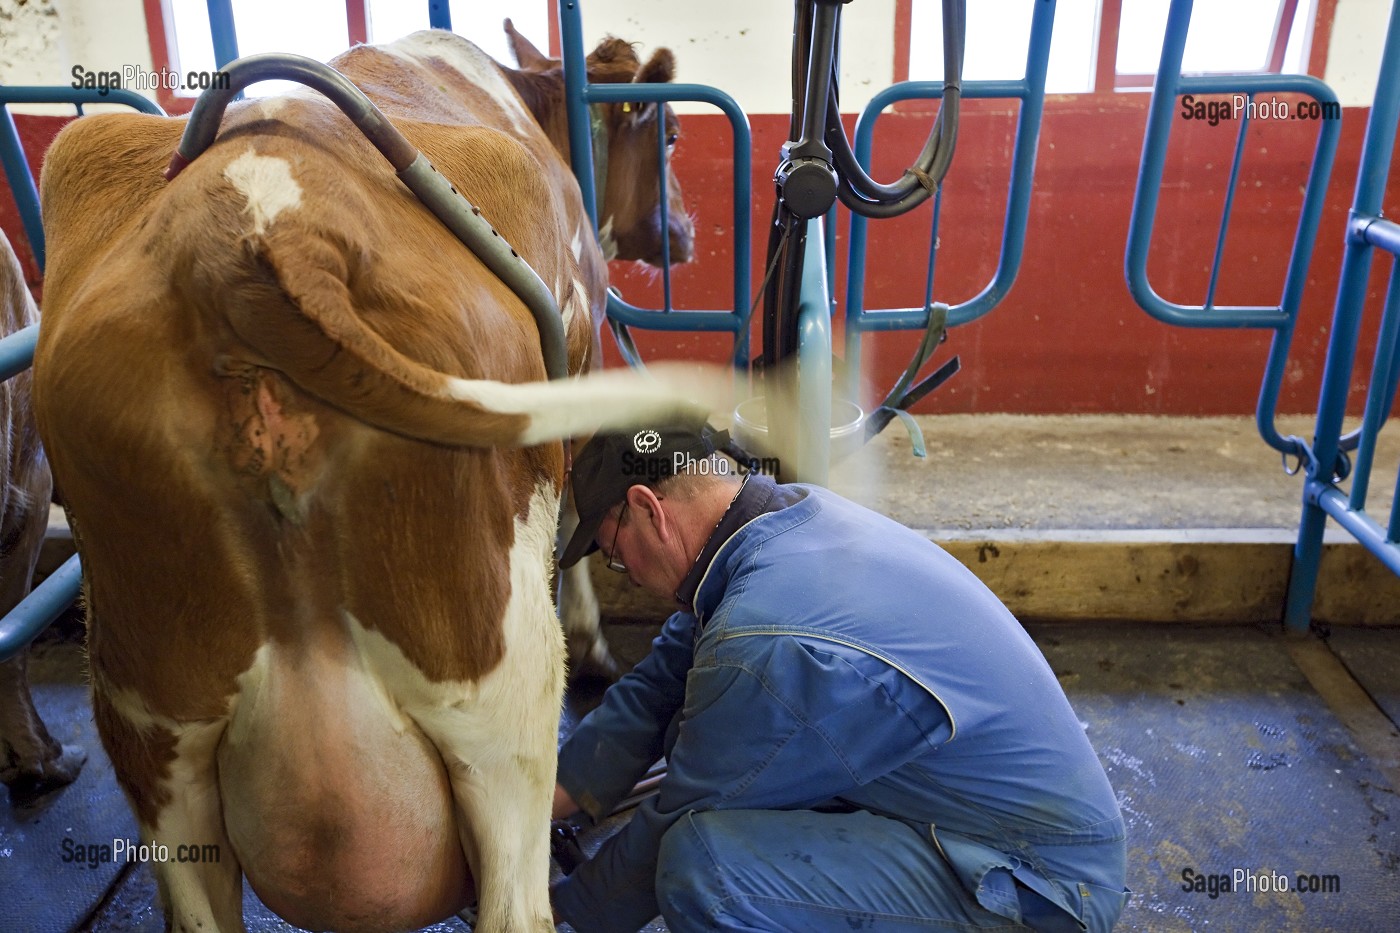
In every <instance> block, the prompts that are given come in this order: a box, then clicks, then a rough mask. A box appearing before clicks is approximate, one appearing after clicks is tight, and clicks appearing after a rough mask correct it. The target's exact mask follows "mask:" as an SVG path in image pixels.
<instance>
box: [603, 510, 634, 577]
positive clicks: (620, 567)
mask: <svg viewBox="0 0 1400 933" xmlns="http://www.w3.org/2000/svg"><path fill="white" fill-rule="evenodd" d="M629 505H631V503H629V502H623V503H622V511H621V512H619V513H618V515H617V527H616V528H614V529H613V539H612V547H610V548H608V562H607V564H606V565H605V566H606V567H607V568H608V569H609V570H611V571H612V572H613V573H626V572H627V565H626V564H624V563H623V562H622V561H620V560H618V559H617V533H618V532H619V531H621V530H622V523H623V522H624V521H626V519H627V507H628V506H629Z"/></svg>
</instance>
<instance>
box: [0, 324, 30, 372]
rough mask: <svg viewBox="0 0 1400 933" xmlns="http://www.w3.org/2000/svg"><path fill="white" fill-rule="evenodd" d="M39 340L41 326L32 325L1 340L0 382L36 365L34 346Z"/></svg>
mask: <svg viewBox="0 0 1400 933" xmlns="http://www.w3.org/2000/svg"><path fill="white" fill-rule="evenodd" d="M38 339H39V325H38V324H30V325H29V326H28V327H24V328H21V329H20V330H17V331H15V332H14V333H13V334H10V335H9V336H8V337H5V338H4V339H3V340H0V382H3V381H4V380H6V379H9V378H10V377H12V376H17V375H19V374H20V373H22V372H24V371H25V370H26V369H28V368H29V367H30V366H32V365H34V344H35V343H36V342H37V341H38Z"/></svg>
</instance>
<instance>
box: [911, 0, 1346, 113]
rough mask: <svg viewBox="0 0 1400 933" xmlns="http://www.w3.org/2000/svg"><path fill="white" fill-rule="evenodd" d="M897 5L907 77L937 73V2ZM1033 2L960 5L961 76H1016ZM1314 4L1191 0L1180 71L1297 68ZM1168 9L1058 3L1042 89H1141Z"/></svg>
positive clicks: (1093, 0)
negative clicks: (903, 22) (904, 33)
mask: <svg viewBox="0 0 1400 933" xmlns="http://www.w3.org/2000/svg"><path fill="white" fill-rule="evenodd" d="M899 2H901V3H911V4H912V9H911V10H910V14H909V74H908V77H909V78H910V79H913V80H942V78H943V12H942V3H940V2H938V0H899ZM1036 2H1037V0H976V2H969V3H968V5H967V46H966V52H965V55H964V63H963V76H964V77H965V78H967V79H968V80H974V81H975V80H988V79H1018V78H1021V77H1023V76H1024V73H1025V67H1026V65H1025V63H1026V50H1027V46H1028V44H1029V41H1030V23H1031V13H1032V10H1033V9H1034V5H1035V3H1036ZM1317 2H1318V0H1231V2H1229V3H1223V2H1215V3H1197V4H1196V5H1195V8H1194V10H1193V11H1192V15H1191V28H1190V31H1189V32H1188V34H1187V40H1186V51H1185V57H1184V62H1183V65H1182V67H1183V70H1184V71H1186V72H1188V73H1191V74H1239V73H1268V72H1274V73H1280V72H1281V73H1300V72H1305V71H1306V70H1307V64H1308V58H1307V56H1308V52H1309V48H1308V46H1309V44H1310V41H1311V26H1312V22H1313V18H1314V16H1315V13H1316V4H1317ZM1170 6H1171V3H1170V0H1058V3H1057V4H1056V8H1055V28H1054V32H1053V35H1052V38H1051V42H1050V63H1049V68H1048V71H1047V74H1046V78H1045V89H1046V90H1047V91H1048V92H1050V93H1052V94H1053V93H1077V92H1084V91H1095V90H1097V91H1109V90H1122V89H1128V88H1148V87H1151V86H1152V79H1153V76H1154V75H1155V74H1156V71H1157V62H1158V59H1160V57H1161V54H1162V38H1163V35H1164V33H1165V32H1166V23H1167V11H1168V9H1169V8H1170ZM896 77H902V76H901V75H896Z"/></svg>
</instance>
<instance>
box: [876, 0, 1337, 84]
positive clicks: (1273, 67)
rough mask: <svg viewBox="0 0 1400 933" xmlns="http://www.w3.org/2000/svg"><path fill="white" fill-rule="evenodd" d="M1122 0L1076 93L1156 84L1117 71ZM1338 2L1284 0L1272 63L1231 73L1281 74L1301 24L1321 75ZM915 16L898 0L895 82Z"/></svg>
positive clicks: (1106, 11)
mask: <svg viewBox="0 0 1400 933" xmlns="http://www.w3.org/2000/svg"><path fill="white" fill-rule="evenodd" d="M924 2H931V0H924ZM1123 2H1124V0H1101V4H1100V7H1099V22H1098V37H1097V41H1096V42H1095V50H1096V51H1095V62H1094V86H1093V88H1092V89H1091V90H1088V91H1080V92H1078V93H1080V94H1113V93H1116V92H1118V91H1135V90H1146V89H1150V88H1151V87H1152V81H1153V79H1154V77H1155V75H1152V74H1127V73H1124V74H1120V73H1119V72H1118V69H1117V64H1118V31H1119V24H1120V23H1121V21H1122V16H1123ZM1337 2H1338V0H1317V5H1316V8H1315V10H1314V13H1313V21H1312V22H1311V23H1306V22H1302V21H1301V19H1300V17H1299V16H1298V7H1299V4H1300V0H1280V4H1279V11H1280V12H1279V15H1278V17H1277V18H1276V21H1275V23H1274V35H1273V39H1272V41H1271V43H1270V46H1269V66H1268V68H1267V69H1266V70H1265V71H1263V72H1230V73H1231V74H1240V73H1262V74H1278V73H1280V71H1281V70H1282V68H1283V60H1284V56H1285V54H1286V53H1287V50H1288V39H1289V36H1290V35H1291V33H1292V30H1294V29H1299V28H1301V29H1304V30H1311V32H1312V44H1311V47H1310V48H1309V50H1308V61H1307V73H1308V74H1310V75H1315V76H1317V77H1322V75H1323V72H1324V71H1325V70H1326V67H1327V46H1328V44H1329V43H1330V41H1331V37H1332V21H1333V19H1334V18H1335V17H1336V12H1337ZM913 18H914V0H895V10H894V75H893V79H894V81H896V82H899V81H908V80H909V61H910V48H909V43H910V41H911V35H910V33H911V29H912V25H913ZM1285 26H1286V27H1287V28H1285Z"/></svg>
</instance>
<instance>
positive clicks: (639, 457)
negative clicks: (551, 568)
mask: <svg viewBox="0 0 1400 933" xmlns="http://www.w3.org/2000/svg"><path fill="white" fill-rule="evenodd" d="M728 443H729V432H727V431H716V430H715V429H714V428H712V427H710V426H709V425H708V424H706V423H704V422H688V423H683V424H671V425H664V426H657V427H653V428H643V429H642V430H640V431H632V432H628V433H625V434H596V435H594V437H593V439H592V440H591V441H589V442H588V443H587V444H586V445H585V446H584V448H583V450H581V451H579V454H578V456H577V457H575V458H574V472H573V479H572V480H571V482H572V484H573V490H574V504H575V505H576V506H577V507H578V519H579V521H578V529H577V530H576V531H575V532H574V536H573V537H572V538H570V539H569V544H568V546H567V547H565V548H564V556H563V557H562V558H560V560H559V566H561V567H572V566H573V565H574V564H576V563H578V562H579V561H580V560H582V559H583V558H584V557H587V556H588V555H589V554H592V553H593V552H594V551H596V550H598V545H597V542H595V541H594V540H593V539H594V538H596V537H597V536H598V526H599V525H600V524H602V522H603V516H604V515H606V514H607V513H608V510H609V509H611V508H612V507H613V506H615V505H617V504H618V503H619V502H621V501H622V500H623V499H625V498H627V490H628V489H630V488H632V487H633V486H636V485H638V484H641V485H643V486H646V485H652V484H655V483H656V482H658V481H659V480H662V479H665V478H666V477H668V476H673V475H675V473H676V470H677V466H678V465H682V466H683V465H684V464H685V463H686V461H687V460H700V459H703V458H705V457H708V456H709V455H710V454H712V453H714V452H715V451H716V450H718V449H720V448H722V447H724V446H725V445H726V444H728Z"/></svg>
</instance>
